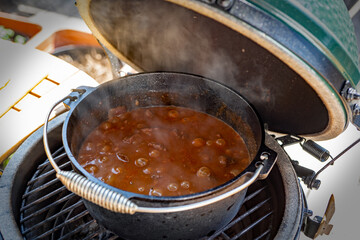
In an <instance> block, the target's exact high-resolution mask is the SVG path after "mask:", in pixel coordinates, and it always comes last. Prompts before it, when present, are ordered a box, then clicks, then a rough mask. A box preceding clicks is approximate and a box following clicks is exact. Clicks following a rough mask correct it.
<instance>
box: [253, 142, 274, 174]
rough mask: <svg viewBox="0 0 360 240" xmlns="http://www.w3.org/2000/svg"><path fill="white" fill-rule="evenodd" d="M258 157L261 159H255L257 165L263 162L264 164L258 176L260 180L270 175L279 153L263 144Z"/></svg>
mask: <svg viewBox="0 0 360 240" xmlns="http://www.w3.org/2000/svg"><path fill="white" fill-rule="evenodd" d="M256 159H259V160H258V161H255V162H256V163H255V165H256V164H259V163H261V164H263V166H264V167H263V168H262V170H261V172H260V174H259V177H258V179H259V180H263V179H265V178H267V177H268V175H269V173H270V171H271V169H272V168H273V167H274V165H275V163H276V160H277V153H276V152H275V151H273V150H272V149H270V148H268V147H267V146H265V145H263V146H261V148H260V150H259V154H258V157H257V158H256Z"/></svg>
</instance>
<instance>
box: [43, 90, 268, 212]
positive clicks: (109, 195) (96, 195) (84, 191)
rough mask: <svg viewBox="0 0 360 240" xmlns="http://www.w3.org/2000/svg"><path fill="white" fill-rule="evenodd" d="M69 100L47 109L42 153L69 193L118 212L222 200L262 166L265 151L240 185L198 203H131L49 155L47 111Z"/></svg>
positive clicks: (171, 209) (188, 207) (184, 207)
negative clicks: (161, 204)
mask: <svg viewBox="0 0 360 240" xmlns="http://www.w3.org/2000/svg"><path fill="white" fill-rule="evenodd" d="M67 99H69V100H70V101H75V100H76V99H78V97H76V96H67V97H65V98H63V99H61V100H60V101H58V102H56V103H55V104H54V106H53V107H52V108H51V109H50V111H49V113H48V114H47V116H46V119H45V123H44V132H43V142H44V149H45V153H46V155H47V157H48V159H49V162H50V164H51V165H52V167H53V168H54V170H55V171H56V177H57V178H58V179H59V180H60V181H61V182H62V184H64V186H65V187H66V188H67V189H68V190H69V191H71V192H73V193H75V194H77V195H79V196H80V197H82V198H84V199H86V200H88V201H90V202H92V203H95V204H97V205H99V206H101V207H103V208H106V209H108V210H110V211H113V212H119V213H127V214H134V213H135V212H141V213H170V212H180V211H187V210H191V209H195V208H199V207H204V206H206V205H209V204H212V203H215V202H218V201H220V200H222V199H225V198H227V197H230V196H232V195H234V194H236V193H238V192H240V191H242V190H244V189H245V188H247V187H249V186H250V185H251V184H252V183H253V182H255V181H256V180H257V179H258V178H259V175H260V173H261V171H262V169H263V168H264V162H266V160H267V154H263V155H262V157H260V161H258V162H257V163H256V165H255V167H256V170H255V172H254V173H253V175H252V176H251V177H250V178H249V179H247V180H246V181H245V182H244V183H243V184H241V185H240V186H238V187H236V188H234V189H232V190H230V191H228V192H226V193H223V194H221V195H219V196H216V197H213V198H210V199H207V200H203V201H201V202H195V203H191V204H188V205H182V206H173V207H159V208H156V207H155V208H153V207H139V206H137V205H136V204H135V203H133V202H132V201H131V200H129V199H128V198H126V197H125V196H123V195H122V194H120V193H118V192H115V191H113V190H111V189H108V188H106V187H104V186H101V185H99V184H98V183H96V182H93V181H92V180H90V179H87V178H85V177H84V176H82V175H80V174H78V173H75V172H72V171H71V172H70V171H63V170H61V169H60V168H59V166H58V165H57V164H56V162H55V160H54V158H53V157H52V155H51V151H50V148H49V144H48V138H47V129H48V123H49V118H50V114H51V113H52V111H53V110H54V108H55V107H56V106H57V105H59V104H60V103H62V102H63V101H65V100H67Z"/></svg>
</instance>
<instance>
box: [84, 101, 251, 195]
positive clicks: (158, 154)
mask: <svg viewBox="0 0 360 240" xmlns="http://www.w3.org/2000/svg"><path fill="white" fill-rule="evenodd" d="M78 161H79V163H80V164H81V165H82V167H84V169H86V171H88V172H89V173H90V174H92V175H93V176H95V177H96V178H98V179H100V180H101V181H103V182H105V183H107V184H109V185H111V186H114V187H116V188H119V189H122V190H126V191H129V192H134V193H140V194H147V195H151V196H180V195H187V194H192V193H197V192H202V191H205V190H208V189H210V188H214V187H216V186H219V185H221V184H223V183H225V182H227V181H229V180H230V179H232V178H233V177H234V176H237V175H238V174H239V173H240V172H242V171H243V170H244V169H245V168H246V167H247V166H248V165H249V161H250V159H249V152H248V150H247V147H246V145H245V143H244V141H243V139H242V138H241V137H240V135H239V134H238V133H237V132H235V130H234V129H232V128H231V127H230V126H229V125H227V124H226V123H224V122H222V121H221V120H219V119H217V118H215V117H212V116H210V115H208V114H205V113H201V112H197V111H194V110H191V109H188V108H182V107H148V108H138V109H135V110H132V111H126V109H125V107H122V106H121V107H117V108H114V109H111V110H110V111H109V117H108V120H107V121H105V122H103V123H101V124H100V125H99V126H98V127H97V128H96V129H95V130H94V131H93V132H91V134H90V135H89V136H88V137H87V139H85V141H84V143H83V144H82V146H81V149H80V152H79V156H78Z"/></svg>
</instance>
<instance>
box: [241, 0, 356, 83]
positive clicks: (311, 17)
mask: <svg viewBox="0 0 360 240" xmlns="http://www.w3.org/2000/svg"><path fill="white" fill-rule="evenodd" d="M248 2H251V3H253V4H255V5H256V6H257V7H260V8H261V9H263V10H264V11H266V12H267V13H268V14H271V15H272V16H274V17H276V18H278V19H279V20H281V21H283V22H284V23H286V24H287V25H288V26H289V27H291V28H293V29H294V30H295V31H297V32H299V33H301V34H302V35H303V36H304V37H305V38H306V39H307V40H308V41H310V42H312V43H313V44H314V45H315V46H316V47H317V48H319V49H320V50H321V51H322V52H323V53H324V54H325V55H326V56H327V57H328V59H329V60H330V61H331V62H332V63H333V64H334V65H335V66H336V68H337V69H338V70H339V71H340V72H341V73H342V74H343V76H344V78H345V79H347V80H349V81H350V82H351V83H352V84H353V86H356V87H357V88H360V84H359V81H360V72H359V56H358V46H357V43H356V37H355V33H354V28H353V24H352V22H351V19H350V16H349V13H348V11H347V9H346V6H345V4H344V2H343V1H342V0H248Z"/></svg>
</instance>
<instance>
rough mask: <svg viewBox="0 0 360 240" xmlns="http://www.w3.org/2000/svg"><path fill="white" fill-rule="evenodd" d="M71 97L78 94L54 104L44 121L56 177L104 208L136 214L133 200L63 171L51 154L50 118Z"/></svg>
mask: <svg viewBox="0 0 360 240" xmlns="http://www.w3.org/2000/svg"><path fill="white" fill-rule="evenodd" d="M67 99H69V100H70V101H75V100H76V99H77V97H76V96H66V97H64V98H63V99H61V100H60V101H58V102H56V103H55V104H54V106H53V107H52V108H51V109H50V111H49V113H48V114H47V116H46V119H45V123H44V132H43V142H44V149H45V153H46V155H47V157H48V159H49V162H50V164H51V165H52V167H53V168H54V170H55V171H56V177H57V178H58V179H59V180H60V181H61V182H62V184H63V185H64V186H65V187H66V188H67V189H68V190H69V191H71V192H73V193H75V194H77V195H79V196H80V197H82V198H84V199H86V200H88V201H90V202H93V203H95V204H97V205H99V206H101V207H103V208H106V209H108V210H110V211H113V212H120V213H127V214H134V213H135V212H136V210H137V208H138V207H137V205H136V204H134V203H133V202H131V201H130V200H129V199H127V198H126V197H124V196H123V195H121V194H120V193H117V192H115V191H113V190H111V189H107V188H106V187H103V186H101V185H99V184H97V183H95V182H93V181H91V180H89V179H87V178H85V177H83V176H82V175H80V174H78V173H75V172H70V171H63V170H61V169H60V168H59V166H58V165H57V164H56V162H55V160H54V158H53V157H52V155H51V151H50V147H49V143H48V138H47V130H48V123H49V118H50V115H51V113H52V111H53V110H54V109H55V107H56V106H57V105H59V104H60V103H62V102H64V101H65V100H67Z"/></svg>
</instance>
